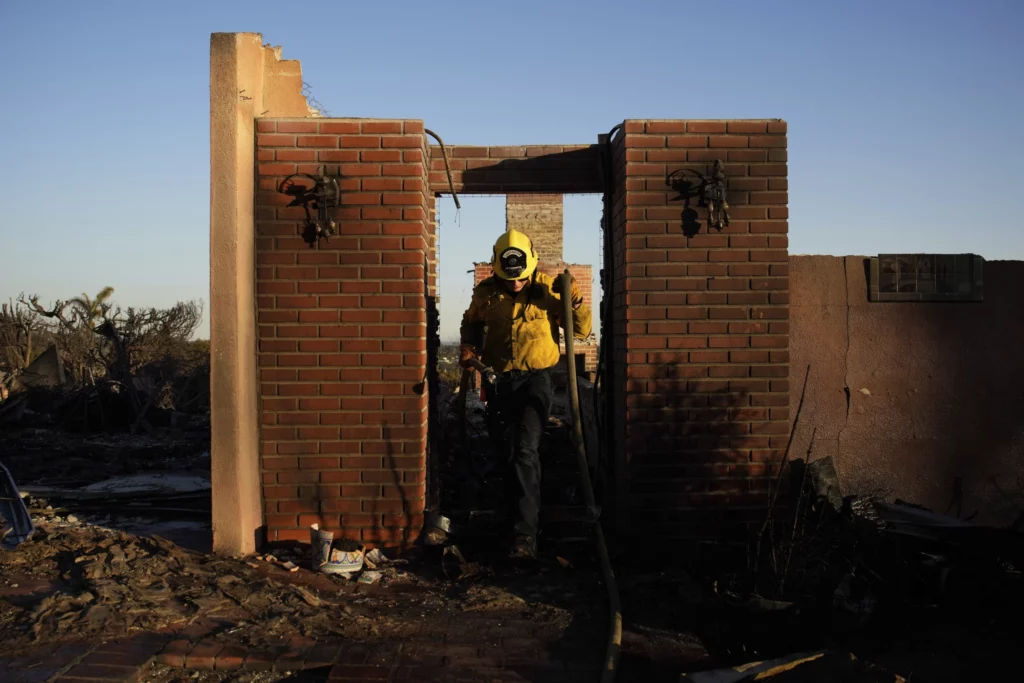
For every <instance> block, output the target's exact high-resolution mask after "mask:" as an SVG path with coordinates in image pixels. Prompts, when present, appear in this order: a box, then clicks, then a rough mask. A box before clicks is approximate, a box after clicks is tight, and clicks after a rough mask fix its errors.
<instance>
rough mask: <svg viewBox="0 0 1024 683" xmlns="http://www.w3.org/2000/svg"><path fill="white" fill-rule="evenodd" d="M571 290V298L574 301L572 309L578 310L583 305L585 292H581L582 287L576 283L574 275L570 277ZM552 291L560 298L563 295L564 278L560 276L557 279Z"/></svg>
mask: <svg viewBox="0 0 1024 683" xmlns="http://www.w3.org/2000/svg"><path fill="white" fill-rule="evenodd" d="M569 288H570V294H569V296H570V297H571V299H572V307H573V309H577V308H579V307H580V306H582V305H583V292H582V291H580V286H579V284H578V283H577V282H576V278H575V277H573V276H572V275H569ZM551 291H552V292H554V293H555V294H558V295H559V296H561V294H562V276H561V275H559V276H558V277H556V278H555V283H554V284H553V285H551Z"/></svg>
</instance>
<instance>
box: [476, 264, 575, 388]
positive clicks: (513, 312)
mask: <svg viewBox="0 0 1024 683" xmlns="http://www.w3.org/2000/svg"><path fill="white" fill-rule="evenodd" d="M554 282H555V281H554V278H552V277H550V276H549V275H545V274H544V273H535V274H534V276H533V282H532V283H531V284H530V285H528V286H526V287H524V288H523V290H522V291H521V292H519V294H518V295H515V294H512V293H511V292H509V291H508V290H507V289H506V288H505V286H504V285H503V284H502V282H501V281H500V280H498V278H496V277H494V276H491V277H489V278H487V279H486V280H484V281H483V282H481V283H480V284H478V285H477V286H476V287H475V288H474V289H473V300H472V302H471V303H470V304H469V308H468V309H467V310H466V313H465V314H464V315H463V316H462V328H461V331H460V336H461V341H462V343H463V344H469V345H471V346H474V347H476V345H477V340H476V339H475V338H474V330H473V328H474V325H477V324H480V323H482V324H483V325H485V329H486V331H485V333H484V338H483V348H482V349H477V355H479V356H480V358H481V360H482V361H483V363H484V364H485V365H488V366H490V367H491V368H493V369H494V370H495V371H496V372H498V373H502V372H508V371H510V370H543V369H545V368H550V367H552V366H553V365H555V364H556V363H558V358H559V355H560V352H559V350H558V342H557V341H556V340H557V339H559V327H560V326H561V324H562V311H563V308H562V300H561V297H560V296H559V295H558V294H555V293H554V292H552V291H551V286H552V285H553V284H554ZM592 323H593V321H592V312H591V310H590V306H588V305H587V304H585V303H584V304H583V305H581V306H580V307H579V308H578V309H576V310H575V311H573V337H575V338H576V339H586V338H587V337H588V336H590V331H591V325H592Z"/></svg>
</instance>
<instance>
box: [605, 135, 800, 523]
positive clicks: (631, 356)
mask: <svg viewBox="0 0 1024 683" xmlns="http://www.w3.org/2000/svg"><path fill="white" fill-rule="evenodd" d="M785 132H786V124H785V123H784V122H781V121H777V120H773V121H627V122H626V123H625V134H624V135H623V136H621V137H620V138H619V149H618V153H619V155H620V156H619V159H620V161H619V162H618V163H617V165H616V166H617V170H618V173H619V177H620V178H622V180H624V187H623V188H620V189H619V190H618V191H617V194H616V201H615V207H616V212H615V219H614V234H613V243H614V247H615V271H616V272H615V283H614V288H613V300H614V309H615V310H614V316H615V319H614V321H613V330H614V335H615V340H614V344H615V355H616V360H617V361H618V363H617V367H616V373H617V382H616V384H617V387H616V389H622V388H624V389H625V392H624V393H623V392H622V391H617V393H616V400H617V401H618V402H619V404H620V406H621V407H622V408H623V410H622V411H621V412H619V413H617V415H619V416H620V417H619V424H618V427H617V430H616V431H617V435H618V439H619V440H620V441H619V445H620V446H621V447H623V448H624V450H623V455H624V459H625V462H624V463H623V464H624V465H625V468H626V471H625V474H626V475H627V480H628V484H626V486H628V491H623V490H621V489H620V493H628V496H629V505H628V511H627V512H626V513H624V519H623V520H622V521H625V522H627V523H628V524H629V525H630V527H631V528H632V529H634V530H637V531H639V530H641V529H645V528H647V529H657V530H658V534H659V535H661V536H664V535H665V534H668V535H669V536H679V537H691V538H692V537H700V536H708V537H714V538H720V534H721V533H722V529H723V527H725V528H729V527H731V526H732V525H733V524H735V525H736V528H737V530H742V528H743V524H744V523H745V522H746V521H748V520H751V519H755V518H757V517H758V516H759V515H762V514H763V512H764V505H765V500H766V491H767V487H768V481H769V479H768V475H769V472H770V464H771V463H773V462H775V461H777V460H778V459H779V458H780V457H781V454H782V449H783V448H784V447H785V443H786V435H787V431H788V419H789V365H788V362H789V355H788V354H789V351H788V348H789V338H788V334H789V322H788V317H789V311H788V304H789V292H788V290H789V281H788V272H789V264H788V242H787V218H788V209H787V172H786V136H785ZM715 159H721V160H722V161H723V162H724V163H725V173H726V175H727V177H728V185H727V186H728V190H729V195H728V200H729V203H730V214H731V217H732V223H731V225H730V226H728V227H726V228H725V229H724V230H723V231H722V232H721V233H719V232H717V231H715V230H710V231H709V230H708V228H707V225H706V223H705V222H704V219H705V216H704V215H703V210H701V215H700V219H701V229H700V231H699V233H698V234H696V235H694V236H693V237H687V236H686V235H684V234H683V231H682V225H681V218H680V216H681V212H682V208H683V207H682V203H681V202H679V201H674V200H673V198H674V197H676V196H677V193H676V192H674V191H673V190H671V189H670V188H669V187H667V185H666V178H667V176H668V174H670V173H671V172H673V171H675V170H677V169H680V168H692V169H694V170H698V171H702V172H704V171H707V170H708V168H709V167H710V164H711V162H713V161H714V160H715ZM623 190H624V191H623ZM695 204H696V202H691V205H695ZM623 402H624V405H623Z"/></svg>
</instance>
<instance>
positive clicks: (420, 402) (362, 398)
mask: <svg viewBox="0 0 1024 683" xmlns="http://www.w3.org/2000/svg"><path fill="white" fill-rule="evenodd" d="M257 130H258V136H257V154H258V177H259V192H258V196H257V227H256V229H257V247H256V249H257V254H256V259H257V274H256V280H257V293H258V311H257V319H258V324H259V332H258V337H259V367H260V394H261V407H262V431H261V449H262V458H261V462H262V476H263V497H264V503H265V512H266V525H267V532H268V534H267V537H268V539H269V540H280V539H293V538H298V539H306V538H308V537H309V536H308V526H309V524H311V523H313V522H316V523H319V524H320V525H321V527H322V528H326V529H328V530H333V531H335V532H340V533H342V534H343V535H345V536H347V537H351V538H356V539H361V540H363V541H366V542H368V543H374V542H384V541H387V542H391V543H394V542H402V541H405V542H410V541H411V540H412V539H413V538H415V536H416V534H417V533H418V531H419V528H420V526H421V525H422V511H423V507H424V478H425V454H426V447H427V444H426V438H427V401H428V392H427V391H424V389H423V386H422V384H421V382H422V381H423V380H424V378H425V377H426V375H427V303H428V296H432V295H433V288H434V285H435V279H434V272H433V271H434V268H435V264H434V263H433V261H434V257H433V253H432V252H433V249H432V247H433V239H434V235H433V230H432V224H431V221H430V218H429V215H430V211H431V209H432V195H431V193H430V190H429V187H428V183H427V172H428V169H427V163H426V155H427V153H428V149H427V145H426V140H425V137H424V135H423V124H422V122H420V121H415V120H387V121H385V120H369V119H321V120H319V121H310V120H309V119H302V120H285V119H277V120H273V119H271V120H259V121H258V128H257ZM321 164H326V167H327V172H328V173H329V174H331V175H336V174H339V173H340V177H341V188H342V206H341V207H340V208H339V209H337V211H336V213H335V217H336V220H337V221H338V235H337V236H335V237H334V238H332V239H331V241H330V242H329V243H321V245H320V247H319V248H318V249H310V248H309V247H308V246H307V245H306V244H305V243H304V242H303V241H302V239H301V238H300V234H301V230H302V218H303V210H302V208H301V207H286V206H285V204H287V203H288V201H289V200H290V198H289V197H287V196H285V195H283V194H280V193H279V192H278V191H277V187H278V185H279V183H280V181H281V180H282V178H283V177H284V176H286V175H287V174H290V173H293V172H310V173H314V172H316V171H317V169H318V168H319V166H320V165H321ZM425 271H429V272H425Z"/></svg>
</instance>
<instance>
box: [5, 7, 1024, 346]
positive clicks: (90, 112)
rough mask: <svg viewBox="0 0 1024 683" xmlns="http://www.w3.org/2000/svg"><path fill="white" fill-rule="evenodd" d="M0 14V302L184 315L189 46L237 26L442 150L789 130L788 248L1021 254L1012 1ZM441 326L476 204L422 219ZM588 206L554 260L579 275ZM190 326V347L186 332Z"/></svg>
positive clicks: (478, 244)
mask: <svg viewBox="0 0 1024 683" xmlns="http://www.w3.org/2000/svg"><path fill="white" fill-rule="evenodd" d="M634 6H635V7H636V9H635V10H634V11H628V10H627V7H628V4H626V3H622V2H597V1H595V0H591V1H589V2H554V1H553V0H549V1H548V2H533V1H522V0H520V1H518V2H502V3H491V2H479V1H477V2H460V3H456V2H443V1H438V2H432V3H424V2H406V1H399V0H395V1H393V2H387V3H384V2H381V3H368V2H367V3H348V2H330V3H319V4H317V3H281V2H234V1H218V2H182V1H176V2H167V3H151V2H139V1H138V0H133V1H132V2H104V1H102V0H100V1H97V2H89V3H86V2H77V1H72V0H67V1H65V2H47V1H45V0H41V1H38V2H32V3H28V2H14V1H13V0H0V40H2V42H3V45H4V46H5V50H6V54H5V57H4V59H3V63H2V66H0V93H2V94H3V100H2V101H3V105H2V106H0V150H2V153H0V158H2V160H3V161H2V163H0V205H2V207H3V210H2V211H0V233H2V238H3V239H2V242H0V245H2V247H0V251H2V253H3V259H2V260H0V296H2V297H3V298H4V299H6V298H7V297H9V296H16V295H17V294H18V292H20V291H26V292H36V293H38V294H40V295H41V296H42V297H43V298H44V299H52V298H56V297H65V298H66V297H69V296H73V295H75V294H78V293H80V292H83V291H86V292H90V293H94V292H96V291H98V290H99V289H100V288H102V287H103V286H105V285H108V284H109V285H113V286H114V287H115V288H116V294H115V299H117V300H118V302H119V303H121V304H122V305H137V306H143V305H155V306H166V305H169V304H171V303H173V302H174V301H176V300H179V299H187V298H201V299H203V300H204V302H206V301H208V299H209V294H208V287H209V274H208V269H209V256H208V225H209V189H208V181H209V177H208V176H209V127H208V113H209V109H208V102H209V99H208V84H209V36H210V33H212V32H217V31H253V32H261V33H263V36H264V41H265V42H269V43H272V44H274V45H282V46H283V48H284V56H285V58H289V59H299V60H301V62H302V67H303V74H304V78H305V80H306V81H307V82H308V83H309V84H310V85H311V86H312V88H313V91H314V93H315V95H316V97H317V98H318V99H319V101H320V102H321V103H322V104H323V105H324V107H325V108H326V109H327V110H328V111H329V112H330V113H331V114H332V115H334V116H374V117H412V118H422V119H424V120H425V121H426V123H427V125H428V127H430V128H432V129H434V130H436V131H437V132H439V133H440V134H441V135H442V136H443V137H444V138H445V140H446V142H449V143H453V144H454V143H461V144H529V143H534V144H539V143H589V142H593V141H595V140H596V136H597V135H598V133H603V132H606V131H608V129H609V128H611V127H612V126H613V125H615V124H616V123H618V122H620V121H622V120H623V119H625V118H733V117H737V118H768V117H780V118H784V119H786V120H787V121H788V122H789V145H790V155H789V159H790V167H789V169H790V170H789V173H790V212H791V222H790V240H791V252H792V253H795V254H797V253H803V254H808V253H815V254H876V253H879V252H891V251H931V252H975V253H980V254H981V255H983V256H984V257H986V258H988V259H1021V258H1024V236H1022V227H1024V226H1022V224H1021V220H1020V208H1019V207H1018V208H1017V209H1013V207H1014V206H1016V204H1015V202H1016V201H1018V199H1019V197H1020V195H1021V193H1022V191H1024V161H1022V158H1024V131H1022V125H1024V87H1022V86H1024V39H1022V38H1021V35H1022V34H1024V3H1021V2H1020V0H1005V1H1004V0H981V1H974V2H966V1H965V2H946V1H913V2H912V1H899V0H889V1H887V2H861V1H857V2H842V3H839V2H820V1H819V2H785V1H779V2H771V3H768V2H762V1H753V0H750V1H744V2H739V1H737V2H728V3H714V2H685V1H683V0H672V1H669V2H655V1H650V2H646V3H639V4H636V5H634ZM441 210H442V227H441V230H442V236H441V245H442V251H441V262H442V279H441V290H442V291H441V293H442V317H443V321H444V322H443V328H442V331H443V334H444V336H445V337H449V336H450V335H451V334H452V333H453V332H454V330H455V329H456V327H457V323H458V317H459V316H460V315H461V312H462V309H463V307H464V306H465V304H466V301H467V296H468V292H469V287H468V278H469V277H470V276H469V275H468V274H467V273H466V271H467V270H469V269H470V267H471V265H470V264H471V262H472V261H475V260H480V259H482V258H486V256H487V254H488V251H489V244H490V243H491V241H492V240H493V238H494V236H495V235H496V234H497V232H498V231H500V230H501V228H502V223H503V201H502V199H501V198H480V199H467V201H466V202H465V203H464V205H463V210H462V211H461V215H460V216H459V219H460V221H459V222H456V216H455V211H454V205H453V204H452V203H451V202H450V200H446V201H445V202H444V203H443V205H442V207H441ZM599 216H600V204H599V200H598V199H597V198H596V197H578V198H569V199H568V200H567V205H566V240H565V241H566V250H565V251H566V253H565V257H566V259H567V260H569V261H575V262H592V263H597V262H598V261H599V255H598V245H599V232H598V219H599ZM200 334H201V335H202V336H205V335H206V334H208V323H204V328H203V330H201V332H200Z"/></svg>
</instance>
